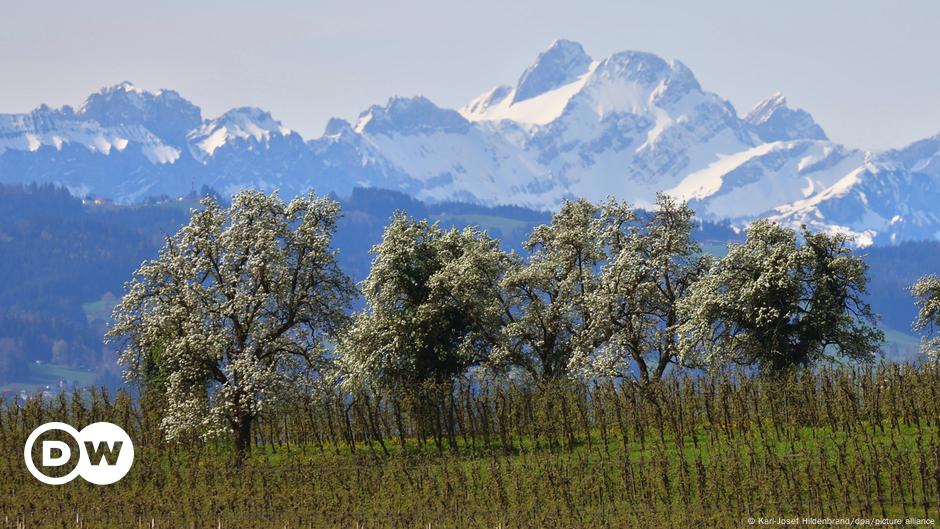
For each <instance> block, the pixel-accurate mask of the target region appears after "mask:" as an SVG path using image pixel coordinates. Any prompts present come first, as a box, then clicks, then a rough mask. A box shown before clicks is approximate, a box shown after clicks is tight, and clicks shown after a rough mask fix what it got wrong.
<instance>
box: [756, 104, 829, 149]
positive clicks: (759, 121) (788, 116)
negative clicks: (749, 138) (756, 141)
mask: <svg viewBox="0 0 940 529" xmlns="http://www.w3.org/2000/svg"><path fill="white" fill-rule="evenodd" d="M744 121H745V122H746V123H748V124H749V125H751V127H752V128H753V130H754V132H755V133H756V134H757V136H758V137H759V138H760V139H762V140H764V141H787V140H826V139H828V138H827V137H826V133H825V132H823V129H822V127H820V126H819V125H817V124H816V121H814V120H813V116H811V115H810V114H809V112H806V111H805V110H803V109H799V108H798V109H795V110H794V109H791V108H790V107H788V106H787V98H786V97H784V96H783V94H781V93H780V92H776V93H774V94H773V95H771V96H770V97H767V98H765V99H763V100H762V101H761V102H759V103H757V105H755V106H754V108H753V109H751V111H750V112H748V114H747V115H746V116H744Z"/></svg>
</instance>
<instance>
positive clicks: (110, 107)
mask: <svg viewBox="0 0 940 529" xmlns="http://www.w3.org/2000/svg"><path fill="white" fill-rule="evenodd" d="M78 116H80V117H81V118H83V119H91V120H94V121H97V122H98V123H99V124H101V125H103V126H106V127H115V126H125V125H141V126H143V127H145V128H147V130H149V131H150V132H153V133H154V134H156V135H157V136H159V137H160V138H162V139H163V140H165V141H167V142H169V143H171V144H173V145H177V146H180V145H182V144H183V143H184V142H185V139H186V134H187V133H188V132H189V131H190V130H192V129H194V128H196V127H197V126H199V123H200V122H201V121H202V112H201V111H200V109H199V107H197V106H196V105H194V104H192V103H190V102H189V101H187V100H186V99H183V98H182V97H181V96H180V95H179V93H177V92H175V91H173V90H158V91H157V92H148V91H146V90H143V89H141V88H138V87H136V86H135V85H134V84H132V83H130V82H128V81H124V82H123V83H120V84H117V85H114V86H110V87H106V88H102V89H101V90H100V91H98V92H97V93H95V94H92V95H90V96H88V99H86V100H85V102H84V104H82V106H81V107H80V109H79V111H78Z"/></svg>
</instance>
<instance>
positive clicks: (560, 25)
mask: <svg viewBox="0 0 940 529" xmlns="http://www.w3.org/2000/svg"><path fill="white" fill-rule="evenodd" d="M938 21H940V2H936V1H932V0H923V1H914V0H908V1H904V2H896V1H889V0H851V1H836V0H811V1H803V0H798V1H797V0H780V1H777V2H767V1H758V0H741V1H715V0H711V1H701V0H688V1H683V2H678V1H672V2H670V1H663V0H656V1H650V0H647V1H644V2H631V1H625V0H609V1H606V2H601V1H587V0H567V1H560V2H548V1H545V0H542V1H524V2H514V1H509V0H474V1H469V2H467V1H464V2H446V1H442V0H430V1H418V2H406V1H388V0H386V1H382V2H362V1H351V0H347V1H344V2H316V1H303V2H302V1H295V2H289V1H285V0H265V1H257V0H256V1H250V2H249V1H240V0H227V1H199V0H161V1H153V0H151V1H148V2H134V1H128V0H124V1H119V2H116V1H110V0H107V1H101V0H95V1H94V2H79V1H75V0H62V1H57V2H51V1H45V0H30V1H13V0H0V76H2V77H0V112H25V111H29V110H31V109H33V108H34V107H36V106H37V105H39V104H40V103H48V104H50V105H52V106H60V105H63V104H71V105H78V104H80V103H81V101H82V100H83V99H84V98H85V96H87V95H88V94H89V93H91V92H93V91H96V90H97V89H99V88H100V87H102V86H104V85H110V84H115V83H118V82H120V81H123V80H130V81H132V82H134V83H135V84H137V85H138V86H141V87H143V88H147V89H151V90H155V89H157V88H164V87H165V88H173V89H175V90H178V91H179V92H180V93H181V94H182V95H183V96H184V97H186V98H188V99H190V100H191V101H193V102H194V103H196V104H197V105H199V106H200V107H202V109H203V113H204V115H205V116H206V117H214V116H216V115H218V114H220V113H222V112H224V111H225V110H227V109H229V108H231V107H234V106H245V105H250V106H259V107H262V108H264V109H266V110H269V111H270V112H271V113H272V114H273V115H274V117H275V118H277V119H279V120H281V121H282V122H283V123H284V124H285V125H286V126H288V127H291V128H293V129H295V130H297V131H299V132H300V133H301V134H303V135H304V136H305V137H308V138H310V137H318V136H319V135H320V134H321V133H322V130H323V126H324V125H325V123H326V120H327V119H329V118H330V117H332V116H338V117H343V118H346V119H350V120H351V119H354V118H355V117H356V116H357V115H358V114H359V112H361V111H362V110H364V109H365V108H366V107H368V106H369V105H371V104H375V103H384V102H385V101H386V100H387V99H388V97H389V96H390V95H394V94H397V95H405V96H408V95H415V94H422V95H425V96H427V97H428V98H430V99H431V100H432V101H434V102H435V103H437V104H439V105H441V106H448V107H454V108H455V107H459V106H461V105H462V104H463V103H465V102H466V101H467V100H469V99H471V98H472V97H474V96H476V95H478V94H479V93H480V92H483V91H484V90H486V89H488V88H490V87H492V86H493V85H496V84H514V83H515V82H516V80H517V79H518V77H519V75H520V74H521V73H522V71H523V70H524V69H525V68H526V67H527V66H528V65H529V64H530V63H531V62H532V61H533V60H534V59H535V56H536V55H537V54H538V53H539V52H540V51H542V50H543V49H544V48H545V47H547V46H548V45H549V44H550V43H551V41H552V40H554V39H556V38H568V39H572V40H577V41H579V42H581V43H582V44H583V45H584V47H585V49H586V50H587V52H588V53H589V54H591V55H592V56H593V57H594V58H601V57H603V56H605V55H608V54H610V53H612V52H615V51H621V50H628V49H632V50H644V51H650V52H653V53H656V54H658V55H661V56H663V57H665V58H667V59H673V58H675V59H679V60H681V61H682V62H684V63H685V64H686V65H688V66H689V67H690V68H691V69H692V71H693V72H694V73H695V75H696V76H697V77H698V79H699V81H700V82H701V84H702V85H703V86H704V87H705V89H706V90H710V91H713V92H716V93H718V94H720V95H721V96H723V97H725V98H727V99H729V100H730V101H731V102H732V103H733V104H734V106H735V108H737V109H738V111H739V112H740V113H743V112H746V111H747V110H748V109H749V108H750V107H751V106H753V105H754V103H756V102H757V101H758V100H760V99H761V98H763V97H764V96H766V95H769V94H771V93H772V92H774V91H776V90H780V91H782V92H783V93H784V94H785V95H786V96H787V98H788V100H789V102H790V104H791V105H792V106H798V107H802V108H805V109H806V110H808V111H810V112H811V113H812V114H813V115H814V116H815V117H816V119H817V121H818V122H819V123H820V124H821V125H822V127H823V128H824V129H825V130H826V131H827V132H828V133H829V135H830V137H831V138H833V139H834V140H837V141H840V142H844V143H846V144H849V145H851V146H858V147H866V148H885V147H893V146H900V145H903V144H905V143H908V142H910V141H912V140H915V139H919V138H923V137H926V136H931V135H934V134H937V133H938V132H940V63H938V59H940V33H938V30H937V27H938V26H937V24H938Z"/></svg>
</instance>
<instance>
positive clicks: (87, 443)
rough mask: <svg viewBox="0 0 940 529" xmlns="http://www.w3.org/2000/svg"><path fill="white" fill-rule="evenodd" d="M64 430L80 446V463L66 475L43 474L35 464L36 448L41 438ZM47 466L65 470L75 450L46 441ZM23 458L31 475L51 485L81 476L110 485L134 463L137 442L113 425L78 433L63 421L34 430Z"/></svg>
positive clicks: (92, 426) (44, 456) (44, 459)
mask: <svg viewBox="0 0 940 529" xmlns="http://www.w3.org/2000/svg"><path fill="white" fill-rule="evenodd" d="M52 430H60V431H63V432H65V433H67V434H69V435H70V436H71V437H72V438H73V439H74V440H75V443H76V444H77V445H78V453H79V457H78V463H77V464H76V465H75V468H73V469H72V470H71V471H70V472H69V473H68V474H66V475H64V476H56V477H53V476H49V475H46V474H44V473H42V472H41V471H40V470H39V469H38V468H37V467H36V463H35V462H34V461H33V445H34V444H36V440H37V439H39V436H40V435H42V434H44V433H46V432H49V431H52ZM41 447H42V450H41V452H42V461H41V463H42V464H41V466H43V467H61V466H63V465H65V464H67V463H68V462H69V461H70V460H71V459H72V449H71V448H70V447H69V444H68V443H66V442H64V441H57V440H45V441H43V442H42V445H41ZM23 459H24V460H25V461H26V468H27V469H29V473H30V474H32V475H33V477H35V478H36V479H38V480H39V481H41V482H43V483H46V484H48V485H62V484H65V483H68V482H69V481H72V480H73V479H75V477H76V476H81V477H82V478H84V479H85V481H88V482H89V483H94V484H96V485H110V484H111V483H115V482H117V481H118V480H120V479H121V478H123V477H124V476H125V475H126V474H127V472H128V471H129V470H130V469H131V465H132V464H133V463H134V443H132V442H131V438H130V436H128V435H127V432H125V431H124V429H122V428H121V427H120V426H118V425H116V424H111V423H109V422H96V423H93V424H89V425H88V426H86V427H84V428H82V431H80V432H79V431H78V430H76V429H75V428H72V427H71V426H69V425H68V424H65V423H62V422H49V423H46V424H43V425H42V426H40V427H39V428H36V429H35V430H33V433H31V434H29V437H28V438H27V439H26V446H25V447H24V448H23Z"/></svg>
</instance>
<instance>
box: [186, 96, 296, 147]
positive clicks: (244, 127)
mask: <svg viewBox="0 0 940 529" xmlns="http://www.w3.org/2000/svg"><path fill="white" fill-rule="evenodd" d="M291 134H294V133H293V132H292V131H291V130H290V129H288V128H287V127H284V126H283V125H281V122H279V121H277V120H275V119H274V118H273V117H271V114H269V113H268V112H265V111H264V110H261V109H260V108H254V107H240V108H234V109H232V110H229V111H228V112H226V113H225V114H222V115H221V116H219V117H218V118H216V119H213V120H210V121H207V122H205V123H203V124H202V126H201V127H199V128H198V129H196V130H194V131H192V132H191V133H190V134H189V142H190V144H191V145H192V147H193V149H192V152H193V156H194V157H195V158H196V159H198V160H204V159H205V157H206V156H212V155H213V154H215V151H216V150H217V149H219V148H220V147H222V146H224V145H226V144H230V143H233V142H249V143H267V142H269V141H270V140H271V138H272V137H278V136H289V135H291Z"/></svg>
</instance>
